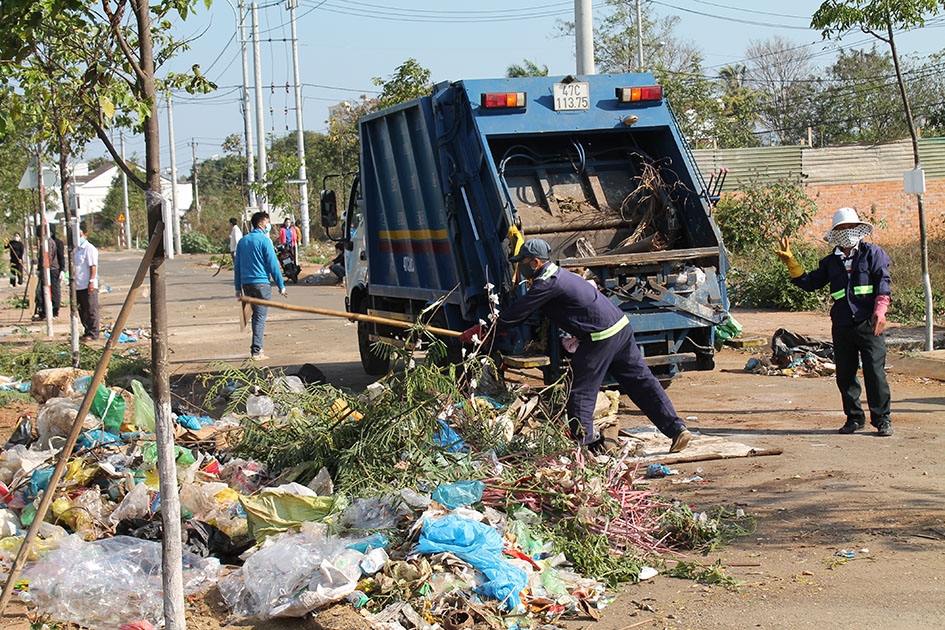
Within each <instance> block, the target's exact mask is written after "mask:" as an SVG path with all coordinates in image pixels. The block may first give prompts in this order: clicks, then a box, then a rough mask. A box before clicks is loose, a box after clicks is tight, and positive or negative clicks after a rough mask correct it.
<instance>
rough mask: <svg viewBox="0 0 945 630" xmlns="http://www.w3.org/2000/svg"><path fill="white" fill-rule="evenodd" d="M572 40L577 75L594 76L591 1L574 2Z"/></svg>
mask: <svg viewBox="0 0 945 630" xmlns="http://www.w3.org/2000/svg"><path fill="white" fill-rule="evenodd" d="M574 40H575V42H574V43H575V57H576V59H577V73H578V75H587V74H594V17H593V15H592V13H591V0H574Z"/></svg>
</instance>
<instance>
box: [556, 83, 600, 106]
mask: <svg viewBox="0 0 945 630" xmlns="http://www.w3.org/2000/svg"><path fill="white" fill-rule="evenodd" d="M554 97H555V111H556V112H561V111H574V110H580V109H590V108H591V88H590V84H588V83H587V81H574V82H572V83H555V84H554Z"/></svg>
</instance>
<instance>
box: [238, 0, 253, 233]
mask: <svg viewBox="0 0 945 630" xmlns="http://www.w3.org/2000/svg"><path fill="white" fill-rule="evenodd" d="M239 14H240V56H242V58H243V135H244V136H245V143H246V185H247V187H248V188H249V207H250V208H255V207H256V191H255V190H253V184H254V183H255V182H256V164H255V152H254V150H253V122H252V115H253V112H252V109H251V108H250V106H249V59H248V55H247V53H246V4H245V3H244V2H243V0H239ZM241 214H245V211H243V213H241ZM243 219H244V220H245V219H246V217H243Z"/></svg>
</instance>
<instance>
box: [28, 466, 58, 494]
mask: <svg viewBox="0 0 945 630" xmlns="http://www.w3.org/2000/svg"><path fill="white" fill-rule="evenodd" d="M53 470H55V469H54V468H53V467H51V466H50V467H49V468H37V469H36V470H34V471H33V474H32V475H30V493H29V496H30V497H35V496H37V495H38V494H39V493H40V491H41V490H45V489H46V487H47V486H48V485H49V480H50V479H52V474H53Z"/></svg>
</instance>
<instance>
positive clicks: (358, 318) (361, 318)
mask: <svg viewBox="0 0 945 630" xmlns="http://www.w3.org/2000/svg"><path fill="white" fill-rule="evenodd" d="M240 301H242V302H243V303H244V304H258V305H260V306H268V307H270V308H281V309H283V310H286V311H298V312H300V313H314V314H316V315H327V316H329V317H343V318H345V319H348V320H351V321H353V322H369V323H372V324H384V325H385V326H397V327H398V328H411V327H412V326H413V322H403V321H400V320H399V319H388V318H387V317H378V316H377V315H363V314H361V313H346V312H344V311H333V310H330V309H327V308H318V307H317V306H298V305H296V304H283V303H281V302H273V301H272V300H261V299H259V298H252V297H241V298H240ZM425 328H426V329H427V330H428V331H430V332H431V333H433V334H434V335H440V336H441V337H460V336H462V334H463V333H462V332H459V331H456V330H447V329H446V328H436V327H434V326H425Z"/></svg>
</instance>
